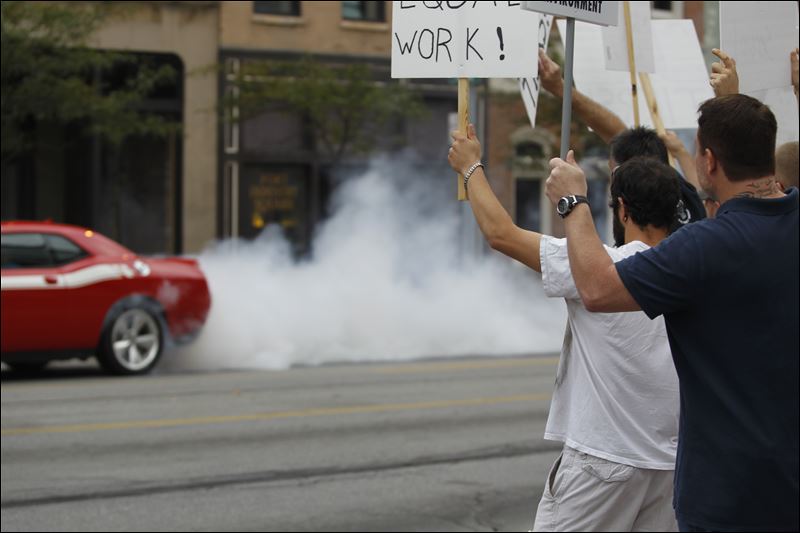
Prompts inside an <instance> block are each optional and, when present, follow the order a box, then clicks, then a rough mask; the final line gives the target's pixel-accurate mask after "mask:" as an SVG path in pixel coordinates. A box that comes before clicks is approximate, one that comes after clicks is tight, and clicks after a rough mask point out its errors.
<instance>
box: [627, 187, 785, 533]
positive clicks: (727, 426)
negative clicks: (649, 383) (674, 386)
mask: <svg viewBox="0 0 800 533" xmlns="http://www.w3.org/2000/svg"><path fill="white" fill-rule="evenodd" d="M798 223H799V222H798V191H797V189H790V190H789V191H788V193H787V195H786V196H785V197H783V198H780V199H775V200H761V199H752V198H735V199H732V200H729V201H727V202H725V203H724V204H723V205H722V206H721V207H720V209H719V212H718V214H717V218H716V219H706V220H701V221H699V222H696V223H694V224H688V225H686V226H684V227H683V228H681V229H679V230H678V231H676V232H675V233H674V234H673V235H671V236H670V237H669V238H668V239H666V240H664V241H662V242H661V243H660V244H659V245H658V246H655V247H653V248H651V249H649V250H647V251H644V252H640V253H638V254H636V255H634V256H632V257H630V258H628V259H625V260H623V261H620V262H618V263H616V267H617V272H619V275H620V278H622V282H623V283H624V284H625V287H626V288H627V289H628V291H629V292H630V294H631V295H632V296H633V298H634V299H635V300H636V301H637V302H638V303H639V305H640V306H641V308H642V310H643V311H644V312H645V313H647V315H648V316H650V317H651V318H654V317H656V316H659V315H664V319H665V322H666V326H667V334H668V336H669V341H670V346H671V348H672V356H673V359H674V361H675V367H676V369H677V372H678V377H679V379H680V399H681V415H680V432H679V440H678V456H677V462H676V467H675V499H674V506H675V510H676V513H677V515H678V517H679V519H680V520H681V521H683V522H685V523H688V524H691V525H694V526H698V527H701V528H705V529H711V530H723V531H798V530H800V527H799V525H798V501H800V494H798V455H800V451H799V450H798V433H799V432H800V427H799V425H798V424H799V420H798V405H799V404H800V397H798V376H799V375H800V368H798V357H800V343H799V342H798V339H799V338H800V336H799V335H798V323H800V313H799V312H798V307H799V304H798V301H799V299H800V296H799V293H800V288H799V287H798V278H800V265H798V246H799V245H798Z"/></svg>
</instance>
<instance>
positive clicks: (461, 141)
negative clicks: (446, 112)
mask: <svg viewBox="0 0 800 533" xmlns="http://www.w3.org/2000/svg"><path fill="white" fill-rule="evenodd" d="M450 137H452V138H453V144H452V145H451V146H450V151H449V153H448V154H447V162H448V163H450V166H451V167H452V168H453V170H455V171H456V172H458V173H459V174H462V175H463V174H464V173H465V172H466V171H467V169H468V168H469V167H471V166H472V165H473V164H475V163H476V162H478V161H480V160H481V142H480V141H479V140H478V136H477V135H475V125H474V124H470V125H469V126H468V127H467V134H466V135H464V134H463V133H461V132H460V131H458V130H455V131H453V132H451V133H450Z"/></svg>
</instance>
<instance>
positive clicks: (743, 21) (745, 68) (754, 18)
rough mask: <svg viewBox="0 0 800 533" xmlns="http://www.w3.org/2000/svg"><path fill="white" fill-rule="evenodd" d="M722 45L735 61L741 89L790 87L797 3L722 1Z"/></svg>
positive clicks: (748, 90) (746, 90) (796, 26)
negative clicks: (790, 58) (790, 60)
mask: <svg viewBox="0 0 800 533" xmlns="http://www.w3.org/2000/svg"><path fill="white" fill-rule="evenodd" d="M719 4H720V5H719V26H720V48H721V49H722V50H723V51H724V52H725V53H727V54H728V55H729V56H731V57H732V58H733V59H734V60H735V61H736V72H737V74H738V75H739V90H740V91H741V92H743V93H745V94H749V93H750V92H752V91H758V90H761V89H776V88H783V87H791V74H790V69H789V65H790V63H789V52H790V51H791V50H794V49H795V48H796V47H797V41H798V14H797V2H720V3H719Z"/></svg>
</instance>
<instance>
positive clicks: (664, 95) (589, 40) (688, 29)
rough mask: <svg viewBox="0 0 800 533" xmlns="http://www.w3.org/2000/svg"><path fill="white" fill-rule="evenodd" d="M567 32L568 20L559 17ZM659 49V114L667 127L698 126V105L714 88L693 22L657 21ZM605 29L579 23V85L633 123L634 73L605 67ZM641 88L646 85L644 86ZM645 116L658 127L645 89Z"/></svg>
mask: <svg viewBox="0 0 800 533" xmlns="http://www.w3.org/2000/svg"><path fill="white" fill-rule="evenodd" d="M557 23H558V29H559V31H560V32H561V34H562V35H564V32H565V31H566V28H565V26H566V23H565V21H561V20H559V21H557ZM652 29H653V53H654V57H655V62H656V65H657V72H656V73H654V74H652V75H650V80H651V82H652V84H653V91H654V92H655V96H656V100H657V102H658V107H659V112H660V114H661V118H662V120H663V121H664V127H666V128H667V129H695V128H697V108H698V107H699V105H700V104H701V103H702V102H704V101H705V100H707V99H709V98H713V97H714V92H713V91H712V89H711V86H710V85H709V83H708V72H707V71H706V65H705V61H704V59H703V53H702V50H701V49H700V43H699V41H698V39H697V34H696V33H695V29H694V25H693V23H692V21H691V20H654V21H652ZM601 33H602V32H601V28H600V27H598V26H594V25H591V24H585V23H580V22H576V23H575V68H574V71H575V86H576V87H577V88H578V90H580V91H581V92H582V93H584V94H585V95H586V96H588V97H589V98H591V99H592V100H594V101H596V102H598V103H599V104H601V105H603V106H604V107H606V108H608V109H610V110H611V111H612V112H614V113H615V114H616V115H617V116H619V118H620V119H621V120H622V121H623V122H624V123H625V124H626V125H627V126H629V127H631V126H633V105H632V103H631V87H630V74H628V73H627V72H617V71H607V70H605V69H604V68H603V57H602V56H603V46H602V44H603V38H602V35H601ZM640 87H641V84H640ZM638 102H639V116H640V119H641V124H642V125H643V126H650V127H652V126H653V123H652V120H651V118H650V111H649V110H648V109H647V102H646V101H645V98H644V92H643V91H642V90H639V94H638Z"/></svg>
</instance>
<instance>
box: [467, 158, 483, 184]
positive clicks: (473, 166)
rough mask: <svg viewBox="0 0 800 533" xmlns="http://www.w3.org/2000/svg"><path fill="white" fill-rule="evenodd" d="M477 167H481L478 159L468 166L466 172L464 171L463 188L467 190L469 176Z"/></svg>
mask: <svg viewBox="0 0 800 533" xmlns="http://www.w3.org/2000/svg"><path fill="white" fill-rule="evenodd" d="M478 167H483V163H481V162H480V161H478V162H476V163H475V164H473V165H472V166H471V167H469V169H468V170H467V171H466V172H464V190H467V184H468V183H469V178H470V176H472V173H473V172H475V170H477V168H478Z"/></svg>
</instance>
